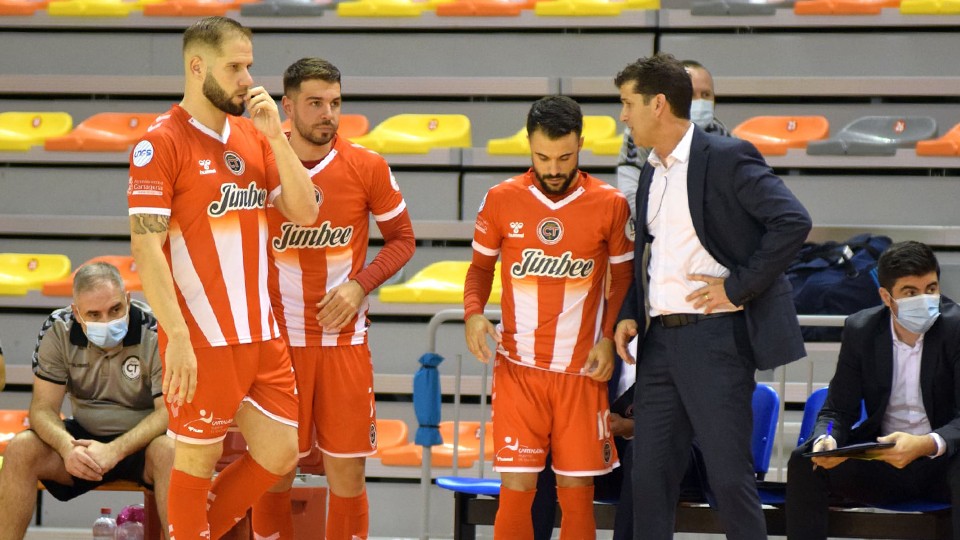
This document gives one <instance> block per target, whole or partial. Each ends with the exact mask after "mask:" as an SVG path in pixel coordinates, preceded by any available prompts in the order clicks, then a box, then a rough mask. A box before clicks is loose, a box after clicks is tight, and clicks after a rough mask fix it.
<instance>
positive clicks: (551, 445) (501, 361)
mask: <svg viewBox="0 0 960 540" xmlns="http://www.w3.org/2000/svg"><path fill="white" fill-rule="evenodd" d="M493 440H494V445H495V450H496V452H497V453H496V456H495V458H494V462H493V467H494V470H496V471H497V472H518V473H519V472H539V471H541V470H543V467H544V466H545V465H546V458H547V453H548V452H551V453H552V455H553V470H554V472H556V473H557V474H562V475H565V476H598V475H601V474H606V473H608V472H610V471H612V470H613V469H614V468H615V467H617V466H619V465H620V461H619V460H618V459H617V450H616V447H615V446H614V444H613V436H612V435H611V434H610V407H609V406H608V404H607V385H606V383H602V382H597V381H594V380H593V379H590V378H589V377H585V376H583V375H575V374H569V373H557V372H554V371H547V370H543V369H537V368H531V367H526V366H521V365H518V364H514V363H513V362H511V361H509V360H507V359H506V358H505V357H503V356H501V355H499V354H498V355H497V359H496V364H495V365H494V369H493Z"/></svg>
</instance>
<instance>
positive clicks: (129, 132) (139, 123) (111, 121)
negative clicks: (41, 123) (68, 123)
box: [43, 112, 157, 152]
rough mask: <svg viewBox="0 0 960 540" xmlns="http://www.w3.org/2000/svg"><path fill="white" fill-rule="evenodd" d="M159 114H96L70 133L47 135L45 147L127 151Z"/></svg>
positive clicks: (53, 148) (94, 150)
mask: <svg viewBox="0 0 960 540" xmlns="http://www.w3.org/2000/svg"><path fill="white" fill-rule="evenodd" d="M156 117H157V114H156V113H110V112H108V113H99V114H95V115H93V116H91V117H90V118H87V119H86V120H84V121H83V122H80V124H79V125H78V126H77V127H75V128H74V129H73V131H71V132H70V133H68V134H66V135H64V136H62V137H52V138H50V139H47V140H46V141H44V143H43V147H44V148H45V149H47V150H53V151H65V152H124V151H126V150H129V149H130V146H131V145H132V144H133V143H135V142H136V141H137V139H139V138H140V137H142V136H143V134H144V133H146V132H147V128H148V127H150V124H152V123H153V121H154V119H155V118H156Z"/></svg>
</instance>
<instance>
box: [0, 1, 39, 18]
mask: <svg viewBox="0 0 960 540" xmlns="http://www.w3.org/2000/svg"><path fill="white" fill-rule="evenodd" d="M46 7H47V2H46V0H36V1H35V0H0V17H11V16H15V17H23V16H29V15H33V14H34V13H36V12H37V10H39V9H46Z"/></svg>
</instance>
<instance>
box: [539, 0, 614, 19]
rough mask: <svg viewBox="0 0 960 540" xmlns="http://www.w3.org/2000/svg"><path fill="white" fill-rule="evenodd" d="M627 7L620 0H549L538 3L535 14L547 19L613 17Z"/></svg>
mask: <svg viewBox="0 0 960 540" xmlns="http://www.w3.org/2000/svg"><path fill="white" fill-rule="evenodd" d="M625 7H626V4H625V3H624V2H622V1H618V0H549V1H544V2H537V6H536V7H535V8H533V12H534V13H536V14H537V15H540V16H545V17H611V16H616V15H620V13H621V12H622V11H623V10H624V8H625Z"/></svg>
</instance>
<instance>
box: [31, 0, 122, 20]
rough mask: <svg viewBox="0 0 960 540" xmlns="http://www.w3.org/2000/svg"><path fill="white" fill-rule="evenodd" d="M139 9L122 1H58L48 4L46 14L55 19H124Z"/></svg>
mask: <svg viewBox="0 0 960 540" xmlns="http://www.w3.org/2000/svg"><path fill="white" fill-rule="evenodd" d="M140 8H141V4H139V3H138V2H125V1H123V0H58V1H54V2H50V4H49V5H48V6H47V14H49V15H51V16H55V17H126V16H128V15H130V12H131V11H134V10H138V9H140Z"/></svg>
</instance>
